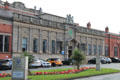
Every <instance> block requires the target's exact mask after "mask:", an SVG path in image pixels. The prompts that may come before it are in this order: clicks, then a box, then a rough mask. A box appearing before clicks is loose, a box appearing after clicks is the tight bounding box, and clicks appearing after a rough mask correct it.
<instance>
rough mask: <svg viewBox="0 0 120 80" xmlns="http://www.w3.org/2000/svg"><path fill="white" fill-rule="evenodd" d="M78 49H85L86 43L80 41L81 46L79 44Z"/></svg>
mask: <svg viewBox="0 0 120 80" xmlns="http://www.w3.org/2000/svg"><path fill="white" fill-rule="evenodd" d="M80 49H81V50H82V51H85V50H86V44H84V43H82V44H81V46H80Z"/></svg>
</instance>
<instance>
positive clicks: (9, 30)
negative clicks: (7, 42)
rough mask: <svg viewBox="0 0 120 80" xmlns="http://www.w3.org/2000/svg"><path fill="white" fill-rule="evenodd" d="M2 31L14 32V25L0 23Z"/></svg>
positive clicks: (0, 30) (0, 31)
mask: <svg viewBox="0 0 120 80" xmlns="http://www.w3.org/2000/svg"><path fill="white" fill-rule="evenodd" d="M0 33H10V34H11V33H12V25H8V24H0Z"/></svg>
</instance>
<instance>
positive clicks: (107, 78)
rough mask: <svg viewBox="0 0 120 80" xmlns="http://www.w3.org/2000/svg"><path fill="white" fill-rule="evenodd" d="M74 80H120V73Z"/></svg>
mask: <svg viewBox="0 0 120 80" xmlns="http://www.w3.org/2000/svg"><path fill="white" fill-rule="evenodd" d="M74 80H120V73H114V74H109V75H101V76H94V77H88V78H79V79H74Z"/></svg>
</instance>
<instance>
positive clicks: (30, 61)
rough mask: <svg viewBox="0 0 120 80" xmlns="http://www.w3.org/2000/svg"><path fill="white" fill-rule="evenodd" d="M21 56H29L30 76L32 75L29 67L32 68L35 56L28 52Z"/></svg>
mask: <svg viewBox="0 0 120 80" xmlns="http://www.w3.org/2000/svg"><path fill="white" fill-rule="evenodd" d="M21 56H23V57H26V56H28V74H29V75H31V71H30V69H29V67H30V64H31V63H32V62H33V61H34V56H33V55H32V54H29V53H27V52H24V53H23V54H22V55H21Z"/></svg>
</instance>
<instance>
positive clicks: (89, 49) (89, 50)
mask: <svg viewBox="0 0 120 80" xmlns="http://www.w3.org/2000/svg"><path fill="white" fill-rule="evenodd" d="M91 54H92V46H91V44H88V55H91Z"/></svg>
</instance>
